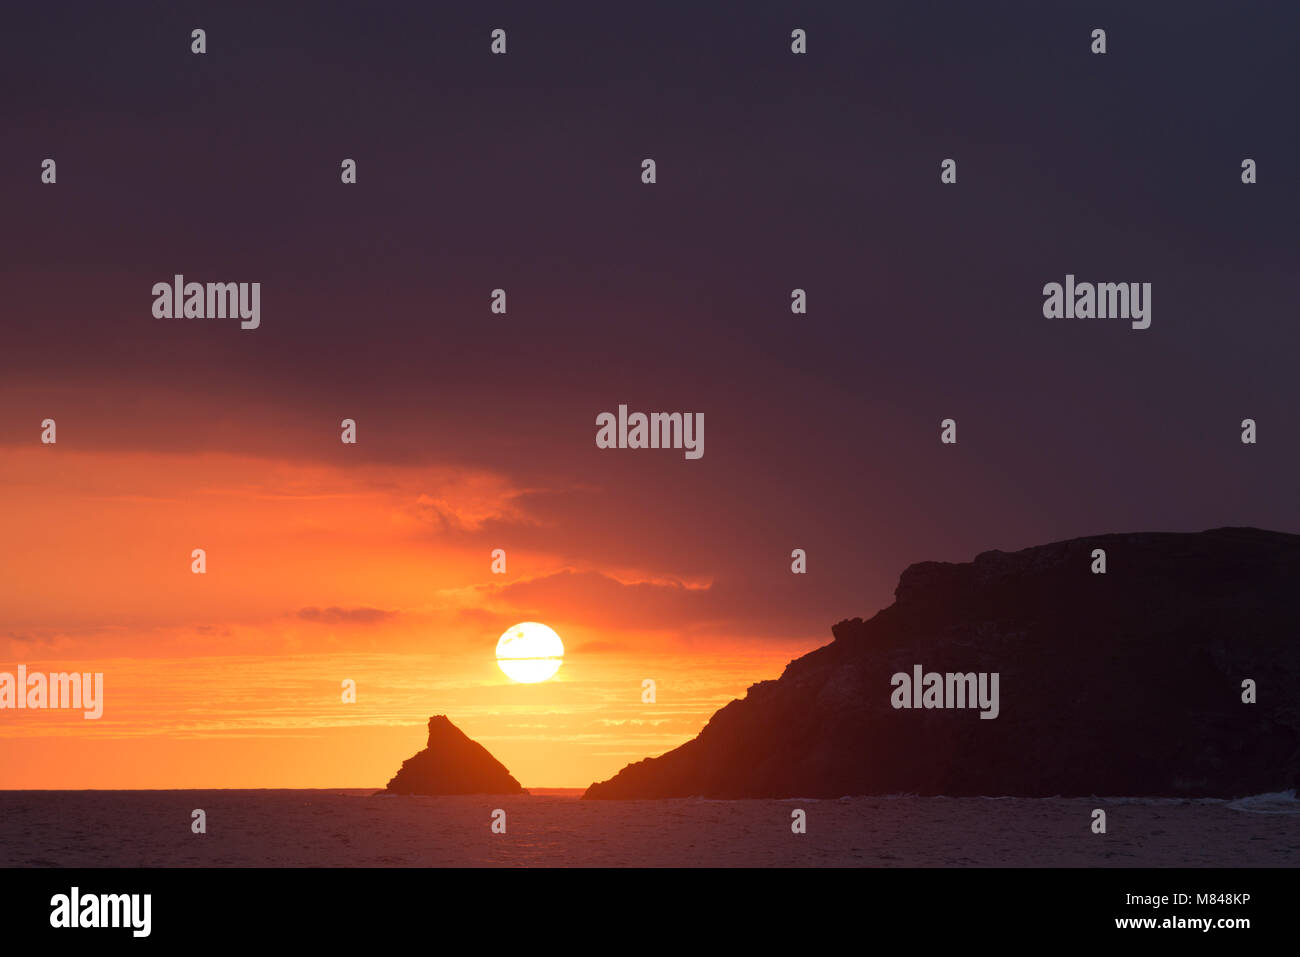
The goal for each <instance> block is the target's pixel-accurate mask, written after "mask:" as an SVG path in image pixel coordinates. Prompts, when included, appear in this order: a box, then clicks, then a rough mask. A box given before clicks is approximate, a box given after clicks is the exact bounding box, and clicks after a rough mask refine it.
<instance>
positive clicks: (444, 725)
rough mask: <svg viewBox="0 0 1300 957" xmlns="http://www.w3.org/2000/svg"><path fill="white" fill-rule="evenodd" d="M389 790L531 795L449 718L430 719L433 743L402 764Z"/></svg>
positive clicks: (430, 741) (430, 738)
mask: <svg viewBox="0 0 1300 957" xmlns="http://www.w3.org/2000/svg"><path fill="white" fill-rule="evenodd" d="M386 790H387V791H388V792H390V793H393V794H527V793H528V792H527V791H525V790H524V789H523V788H522V787H520V786H519V782H518V781H516V780H515V779H514V778H513V777H511V776H510V772H509V771H507V770H506V768H505V765H503V764H502V763H501V762H500V761H498V760H497V759H496V758H494V757H492V755H491V754H489V753H488V750H487V748H485V747H483V745H481V744H479V743H478V742H476V741H472V740H470V739H469V738H468V737H466V736H465V734H464V732H462V731H461V730H460V729H459V728H457V727H456V726H455V725H454V724H452V723H451V721H450V720H448V718H447V716H446V715H442V714H439V715H435V716H433V717H432V718H430V719H429V743H428V744H427V745H426V746H425V748H424V750H423V751H420V752H419V753H417V754H416V755H414V756H413V757H410V758H407V759H406V760H405V761H403V762H402V766H401V767H400V768H399V769H398V771H397V774H395V775H394V776H393V779H392V780H391V781H389V782H388V787H387V788H386Z"/></svg>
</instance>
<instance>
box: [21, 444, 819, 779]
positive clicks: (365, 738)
mask: <svg viewBox="0 0 1300 957" xmlns="http://www.w3.org/2000/svg"><path fill="white" fill-rule="evenodd" d="M60 439H61V441H60V443H59V444H57V445H54V446H42V445H39V444H36V443H31V444H29V445H26V446H20V447H11V448H8V449H6V450H5V452H4V459H3V461H4V464H5V468H4V471H3V473H0V493H2V494H3V495H4V496H5V500H6V503H7V507H6V508H5V509H4V510H3V512H0V540H3V541H4V542H5V543H6V547H5V548H4V550H3V552H2V553H0V581H3V582H4V583H5V584H4V589H3V592H2V593H0V621H3V630H0V670H2V671H14V670H16V667H17V665H18V664H25V665H27V666H28V669H29V671H36V670H43V671H64V670H77V671H102V672H104V675H105V678H104V681H105V693H104V697H105V706H104V707H105V710H104V716H103V717H102V718H101V719H99V720H98V721H87V720H85V719H84V718H82V716H81V713H80V712H79V711H53V710H46V711H3V712H0V739H2V741H0V748H3V750H4V753H5V760H4V761H3V762H0V788H79V787H96V788H166V787H368V786H382V785H383V784H384V783H386V782H387V780H388V778H389V777H390V776H391V775H392V773H393V772H394V771H395V770H396V768H397V767H398V765H399V764H400V763H401V761H402V760H403V759H404V758H406V757H409V756H410V755H411V754H413V753H414V752H415V751H416V750H418V749H419V748H420V747H422V746H423V743H424V725H425V722H426V720H427V718H428V716H429V715H431V714H435V713H446V714H447V715H449V716H450V717H451V719H452V720H453V721H454V722H455V723H456V724H457V725H458V726H459V727H460V728H461V729H462V730H463V731H465V732H466V733H467V734H469V735H470V736H471V737H473V738H474V739H475V740H477V741H479V742H481V743H482V744H483V745H484V746H485V747H487V748H488V749H489V750H490V751H491V752H492V753H493V754H494V755H496V756H497V757H498V758H499V759H500V760H501V761H502V762H503V763H504V764H505V765H506V766H507V767H508V768H509V769H510V771H511V772H512V773H513V774H514V775H515V777H516V778H518V779H519V780H520V781H521V782H522V783H523V784H524V785H525V786H529V785H533V786H551V787H566V786H567V787H584V786H586V785H587V784H589V783H591V782H592V781H593V780H598V779H602V778H605V777H608V776H609V775H611V774H613V773H614V772H615V771H617V770H618V769H619V768H621V767H622V766H623V765H624V764H626V763H628V762H629V761H634V760H638V759H640V758H642V757H646V756H648V755H652V754H658V753H661V752H663V751H665V750H668V749H670V748H672V747H674V746H676V745H677V744H680V743H681V742H682V741H685V740H687V739H688V738H690V737H691V736H693V735H694V734H695V733H697V732H698V731H699V729H700V728H701V727H702V726H703V725H704V723H705V722H706V721H707V719H708V717H709V715H710V714H712V713H713V711H715V710H716V709H717V708H718V707H720V706H721V705H722V704H725V703H726V701H728V700H730V699H731V698H733V697H737V696H740V695H743V694H744V691H745V689H746V688H747V687H748V685H749V684H751V683H753V682H754V681H758V680H762V679H765V678H773V677H776V676H777V675H779V674H780V671H781V669H782V668H783V667H784V665H785V663H786V662H787V661H789V660H790V659H791V658H792V657H795V656H797V655H799V654H801V653H803V652H804V651H807V650H810V649H811V648H813V647H816V646H817V645H819V644H823V643H825V641H826V640H828V637H829V635H827V636H826V637H825V638H823V637H821V636H819V635H808V636H806V637H793V638H788V639H779V638H777V639H769V640H767V641H764V642H761V643H758V644H757V645H755V643H754V642H752V641H750V642H747V641H745V640H744V638H745V636H744V635H743V634H741V633H739V631H738V628H737V624H736V622H734V621H732V620H730V619H729V618H728V615H727V610H726V608H725V607H724V606H723V604H720V603H719V600H718V595H717V594H716V591H715V589H714V587H713V585H714V583H713V581H712V580H711V579H709V578H704V577H695V578H690V579H683V578H682V577H679V576H674V575H672V574H670V573H667V572H665V571H664V570H662V569H656V568H653V567H638V563H637V561H636V557H635V555H629V556H628V557H627V560H626V561H625V563H624V564H623V565H622V566H621V567H610V566H609V565H608V564H602V567H600V568H596V567H593V566H591V565H588V564H584V563H583V562H581V561H579V560H575V558H574V556H573V555H572V554H568V553H566V552H567V551H569V550H570V549H571V547H572V544H573V543H572V541H570V539H569V537H568V536H567V535H566V534H565V532H564V530H563V529H550V530H547V529H541V531H543V532H548V531H549V535H548V534H541V535H537V534H534V535H532V536H528V535H524V534H520V533H519V530H521V529H529V528H531V529H532V531H533V532H534V533H536V532H537V531H538V530H539V529H538V527H537V526H539V524H544V523H545V520H544V519H541V518H538V517H536V516H535V515H533V514H531V513H530V511H529V508H528V504H527V503H528V501H529V496H530V495H531V494H535V493H536V491H537V490H536V489H528V488H522V487H519V486H517V485H514V484H512V483H511V482H510V481H509V480H508V479H506V478H504V477H502V476H501V475H496V474H493V473H491V472H488V471H478V470H473V469H468V468H458V467H452V466H440V467H428V466H414V465H411V466H406V465H382V464H374V465H352V466H349V467H346V468H344V467H341V466H334V465H330V464H323V463H318V462H315V463H314V462H304V461H297V462H293V461H288V460H283V461H278V460H274V459H269V458H258V457H254V456H246V455H245V456H236V455H214V454H205V453H192V452H190V453H186V452H181V453H160V452H148V453H145V452H141V453H132V452H122V451H110V450H104V451H93V452H91V451H79V450H77V449H76V448H75V447H73V446H72V443H70V442H67V441H65V440H63V437H62V436H60ZM512 529H513V530H514V531H511V530H512ZM548 537H550V538H553V539H554V540H555V541H556V542H557V543H559V544H560V546H561V547H559V548H557V549H556V551H555V552H547V551H545V550H541V549H539V548H537V547H536V546H530V545H528V544H524V545H519V546H516V544H515V540H516V539H518V540H524V541H545V540H546V539H547V538H548ZM498 547H501V548H505V549H506V551H507V573H506V574H504V575H494V574H492V572H491V551H492V549H493V548H498ZM194 548H204V549H206V551H207V562H208V571H207V574H206V575H194V574H192V573H191V571H190V562H191V558H190V554H191V551H192V549H194ZM520 620H538V621H544V622H546V623H548V624H550V625H551V626H552V627H554V628H555V629H556V630H557V631H558V632H559V633H560V634H561V636H562V637H563V639H564V641H565V647H566V652H567V654H566V659H565V663H564V666H563V667H562V668H561V670H560V672H559V674H558V675H557V676H556V677H555V678H554V679H552V680H550V681H548V682H545V683H543V684H540V685H535V686H530V685H520V684H516V683H514V682H511V681H509V680H508V679H507V678H506V677H505V676H504V675H503V674H502V673H501V672H500V671H499V669H497V667H496V664H495V660H494V648H495V644H496V641H497V638H498V637H499V635H500V633H501V632H502V631H504V630H505V629H506V628H507V627H508V626H510V625H511V624H514V623H515V622H517V621H520ZM822 627H823V628H826V629H827V631H828V629H829V622H826V623H824V624H823V625H822ZM346 678H351V679H353V680H355V681H356V682H357V689H358V690H357V701H356V703H355V704H344V703H343V702H342V700H341V682H342V681H343V679H346ZM645 678H653V679H654V680H655V681H656V683H657V701H656V703H655V704H642V702H641V682H642V681H643V679H645Z"/></svg>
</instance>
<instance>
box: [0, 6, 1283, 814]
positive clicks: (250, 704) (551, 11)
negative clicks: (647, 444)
mask: <svg viewBox="0 0 1300 957" xmlns="http://www.w3.org/2000/svg"><path fill="white" fill-rule="evenodd" d="M1049 6H1050V9H1048V8H1047V7H1049ZM1130 6H1131V5H1127V4H1117V5H1105V4H1086V5H1085V4H1051V5H1042V4H1034V3H1028V2H1026V3H994V4H982V5H978V6H977V5H957V4H950V3H944V4H917V3H904V2H898V3H884V4H873V5H845V4H805V3H799V4H794V3H752V4H745V5H743V6H741V5H727V6H726V8H725V9H724V8H722V5H713V6H711V7H708V8H704V7H701V5H698V4H694V3H662V4H653V5H648V6H646V7H644V8H638V7H632V6H629V5H624V4H619V5H610V4H603V3H556V4H546V5H539V4H525V3H496V4H493V5H492V6H491V8H490V9H484V8H482V7H481V5H473V4H463V5H458V6H456V7H455V8H448V6H447V5H431V4H385V5H381V6H380V7H379V8H378V9H375V8H374V6H373V5H367V4H361V3H350V4H275V5H273V6H272V5H263V4H225V3H223V4H220V5H216V4H202V3H167V4H163V3H157V4H143V3H142V4H132V5H130V6H129V7H128V8H124V9H109V8H106V7H103V6H101V5H97V4H89V3H71V4H63V5H59V6H58V7H57V8H53V9H45V8H32V7H33V5H27V6H24V7H23V8H20V9H15V10H13V11H6V14H5V18H6V29H5V30H4V31H2V32H0V52H2V53H3V55H2V56H0V97H2V98H3V99H0V103H2V104H3V110H4V116H5V124H4V129H5V132H4V136H3V144H2V148H0V208H2V209H3V210H4V213H3V216H2V217H0V295H3V297H4V308H3V310H0V546H2V547H0V671H4V670H13V669H15V668H16V667H17V665H18V664H26V665H27V666H28V668H29V669H30V670H58V671H62V670H78V671H91V670H102V671H104V673H105V684H106V702H105V714H104V717H103V718H101V719H100V720H98V721H85V720H83V719H82V718H81V717H80V714H79V713H78V714H69V713H67V712H55V711H48V712H21V713H19V712H13V711H5V712H0V753H3V755H4V760H3V761H0V788H65V787H74V788H75V787H106V788H107V787H112V788H130V787H368V786H382V785H383V784H384V783H385V782H386V781H387V779H388V777H390V776H391V775H392V773H393V772H394V771H395V770H396V768H397V766H398V765H399V764H400V762H401V760H402V759H403V758H405V757H408V756H410V754H412V753H414V752H415V751H416V750H418V749H419V748H420V747H422V746H423V739H424V725H425V722H426V721H427V718H428V716H429V715H431V714H442V713H445V714H447V715H448V716H449V717H450V718H451V719H452V721H453V722H455V723H456V724H457V726H458V727H460V728H461V729H462V730H464V731H465V732H466V733H467V734H469V735H470V736H471V737H473V738H475V739H476V740H478V741H480V742H481V743H483V744H484V745H485V746H486V747H487V748H488V749H489V750H490V751H492V752H493V754H494V755H496V756H497V757H498V758H499V759H500V760H501V761H502V762H503V763H504V764H505V765H506V766H507V767H508V768H509V769H510V770H511V771H512V773H514V774H515V776H516V777H517V778H518V779H519V780H520V781H521V782H522V783H523V784H524V785H525V786H530V785H531V786H537V787H546V786H550V787H583V786H585V785H587V784H589V783H591V781H593V780H598V779H603V778H606V777H609V776H610V775H612V774H613V773H614V772H615V771H617V770H618V769H619V768H621V767H622V766H623V765H624V764H626V763H628V762H629V761H633V760H637V759H639V758H641V757H645V756H649V755H652V754H658V753H661V752H662V751H665V750H668V749H669V748H671V747H674V746H676V745H677V744H680V743H681V742H683V741H685V740H687V739H689V738H690V737H692V736H693V735H694V734H695V733H697V732H698V731H699V730H700V728H701V727H703V725H704V723H705V722H706V721H707V719H708V717H709V715H710V714H711V713H712V712H713V711H714V710H716V708H718V707H719V706H721V705H722V704H724V703H725V702H726V701H728V700H730V699H731V698H733V697H736V696H739V695H743V693H744V691H745V689H746V688H747V687H748V686H749V685H750V684H751V683H753V682H755V681H759V680H765V679H769V678H775V677H777V676H778V675H779V674H780V672H781V670H782V668H783V667H784V665H785V663H786V662H788V661H789V660H791V659H792V658H794V657H796V656H798V655H799V654H802V653H804V652H806V651H809V650H811V649H813V648H815V647H817V646H819V645H821V644H824V643H825V642H827V641H829V640H830V628H831V625H833V624H834V623H835V622H836V621H839V620H840V619H843V618H848V617H855V616H863V617H868V616H870V615H871V614H873V613H874V612H875V611H877V610H879V609H880V608H882V607H884V606H886V605H888V604H889V603H890V602H891V601H892V595H893V589H894V586H895V584H896V583H897V580H898V575H899V573H900V572H901V571H902V569H903V568H905V567H906V566H907V565H908V564H911V563H913V562H917V561H922V560H942V561H966V560H970V559H971V558H972V557H973V556H974V555H975V554H977V553H979V552H982V551H986V550H988V549H993V548H1001V549H1015V548H1023V547H1028V546H1030V545H1034V544H1039V543H1043V542H1049V541H1055V540H1060V539H1063V538H1070V537H1075V536H1081V535H1090V534H1100V533H1109V532H1122V531H1194V530H1201V529H1205V528H1213V527H1218V526H1223V525H1254V526H1259V527H1264V528H1271V529H1277V530H1282V531H1291V532H1297V531H1300V503H1298V502H1297V499H1296V496H1295V494H1294V489H1295V480H1294V479H1295V474H1296V466H1297V464H1298V462H1297V459H1298V456H1297V452H1296V449H1297V445H1296V441H1295V440H1296V437H1297V435H1300V416H1298V415H1297V411H1296V410H1297V403H1296V402H1295V394H1294V393H1295V385H1294V383H1295V376H1294V368H1293V367H1294V357H1295V355H1296V351H1297V347H1298V346H1300V331H1298V330H1297V325H1296V323H1295V322H1294V321H1293V316H1292V313H1293V311H1294V308H1295V306H1294V302H1295V288H1294V275H1295V268H1294V266H1295V262H1296V255H1297V253H1298V252H1300V249H1298V248H1297V246H1298V245H1300V239H1298V238H1297V233H1296V230H1295V226H1294V224H1295V222H1296V220H1297V209H1298V207H1300V185H1297V184H1300V178H1298V177H1296V176H1295V175H1294V171H1295V170H1296V168H1297V165H1300V134H1298V133H1297V128H1296V125H1295V124H1294V123H1293V122H1290V121H1289V120H1288V119H1287V117H1288V116H1289V110H1290V96H1291V91H1293V90H1294V89H1295V88H1296V80H1297V76H1296V73H1297V67H1296V64H1295V58H1294V56H1293V50H1292V46H1293V44H1292V38H1293V37H1294V35H1295V32H1296V28H1297V27H1300V12H1297V10H1296V9H1295V8H1294V7H1293V6H1291V7H1289V6H1287V5H1285V4H1252V5H1250V6H1249V7H1243V8H1229V7H1227V6H1225V5H1221V4H1176V5H1175V4H1164V3H1160V4H1144V5H1141V9H1128V7H1130ZM268 7H270V8H268ZM196 27H201V28H203V29H205V30H206V34H207V52H206V53H205V54H203V55H194V54H192V53H191V52H190V43H191V39H190V32H191V30H192V29H194V28H196ZM497 27H500V28H503V29H505V30H506V31H507V44H508V45H507V51H508V52H507V54H506V55H504V56H493V55H491V53H490V52H489V44H490V36H489V35H490V31H491V30H492V29H494V28H497ZM795 27H799V28H802V29H805V30H806V31H807V34H808V53H807V55H803V56H796V55H793V54H792V53H791V51H790V31H791V30H792V29H793V28H795ZM1097 27H1102V28H1104V29H1106V31H1107V38H1108V52H1107V53H1106V54H1105V55H1101V56H1098V55H1094V54H1092V53H1091V52H1090V49H1089V48H1090V43H1091V40H1090V35H1091V32H1092V30H1093V29H1094V28H1097ZM47 157H50V158H54V159H55V160H56V162H57V182H56V183H55V184H54V185H49V184H43V183H42V182H41V180H40V170H41V165H40V164H41V161H42V160H43V159H45V158H47ZM647 157H649V158H653V159H655V161H656V164H657V181H656V182H655V183H654V184H652V185H647V184H644V183H642V181H641V163H642V160H643V159H644V158H647ZM1246 157H1250V158H1253V159H1255V160H1256V162H1257V164H1258V182H1257V183H1255V184H1253V185H1244V184H1243V183H1242V182H1241V176H1240V171H1241V162H1242V159H1243V158H1246ZM345 158H352V159H355V161H356V164H357V182H356V183H355V184H349V185H345V184H343V183H341V181H340V164H341V163H342V161H343V160H344V159H345ZM945 158H954V159H955V160H956V161H957V170H958V179H957V183H956V184H951V185H947V184H942V183H941V182H940V178H939V173H940V163H941V162H942V160H944V159H945ZM177 273H181V274H183V275H185V277H186V278H187V279H188V280H194V281H199V282H207V281H220V282H252V281H256V282H260V283H261V297H262V298H261V325H260V327H259V328H257V329H255V330H241V329H240V328H239V323H238V322H237V321H234V320H222V319H213V320H199V319H171V320H168V319H158V318H155V317H154V315H153V314H152V310H151V307H152V302H153V296H152V294H151V289H152V287H153V285H154V283H156V282H159V281H164V282H169V281H171V278H172V276H173V275H174V274H177ZM1067 274H1074V275H1076V276H1077V277H1078V278H1079V280H1080V281H1084V280H1089V281H1098V282H1102V281H1124V282H1150V283H1151V284H1152V323H1151V327H1150V328H1149V329H1146V330H1140V331H1139V330H1134V329H1131V328H1130V327H1129V325H1128V323H1126V322H1122V321H1116V320H1096V321H1088V320H1049V319H1046V318H1044V316H1043V313H1042V303H1043V294H1042V288H1043V286H1044V284H1045V283H1049V282H1063V281H1064V278H1065V276H1066V275H1067ZM496 288H503V289H505V290H506V292H507V297H508V309H507V313H506V314H505V315H494V314H492V313H491V312H490V309H489V305H490V295H491V291H492V290H493V289H496ZM795 288H802V289H805V290H806V291H807V299H808V312H807V315H793V314H792V313H791V311H790V302H791V290H792V289H795ZM620 404H626V405H628V407H629V408H630V409H631V410H633V411H637V410H639V411H644V412H651V411H680V412H687V411H690V412H702V413H703V414H704V417H705V421H706V429H705V452H704V455H703V456H702V457H701V458H699V459H696V460H688V459H686V458H685V457H684V456H683V454H682V453H681V452H680V451H675V450H631V449H622V450H611V449H600V448H598V447H597V446H596V444H595V441H594V439H595V434H596V426H595V421H596V416H597V415H599V414H600V413H602V412H608V411H616V410H617V408H618V406H619V405H620ZM949 417H951V418H953V419H955V420H956V422H957V435H958V441H957V443H956V444H955V445H945V444H942V443H941V442H940V441H939V438H940V422H941V420H943V419H945V418H949ZM1246 417H1251V418H1253V419H1255V420H1256V422H1257V424H1258V433H1259V441H1258V443H1257V444H1254V445H1244V444H1243V443H1242V442H1241V441H1240V432H1241V429H1240V423H1241V420H1242V419H1243V418H1246ZM46 418H53V419H54V420H55V421H56V422H57V443H56V444H54V445H47V444H42V443H41V441H40V436H41V431H42V429H41V422H42V420H44V419H46ZM344 418H352V419H354V420H355V421H356V423H357V435H358V441H357V443H356V444H355V445H345V444H343V443H342V442H340V422H341V420H343V419H344ZM194 548H203V549H205V550H206V553H207V562H208V570H207V573H206V574H205V575H194V574H192V573H191V570H190V563H191V551H192V549H194ZM498 548H500V549H504V550H505V551H506V555H507V571H506V573H505V574H494V573H493V572H492V558H491V554H492V551H493V550H494V549H498ZM795 548H802V549H804V550H805V551H806V553H807V574H804V575H795V574H792V573H791V567H790V566H791V551H792V550H793V549H795ZM524 620H536V621H542V622H545V623H547V624H549V625H550V626H552V627H553V628H555V629H556V630H557V631H558V632H559V634H560V635H561V636H562V638H563V639H564V641H565V646H566V651H567V654H566V658H565V663H564V665H563V667H562V668H561V669H560V672H559V674H558V675H557V676H556V678H554V679H552V680H551V681H548V682H546V683H544V684H541V685H537V686H524V685H518V684H514V683H512V682H510V681H509V680H508V679H507V678H506V677H505V676H504V675H503V674H501V672H500V671H499V670H497V668H496V665H495V662H494V659H493V649H494V647H495V644H496V641H497V638H498V636H499V635H500V634H501V633H502V632H503V631H505V630H506V629H507V628H508V627H509V626H510V625H512V624H514V623H516V622H518V621H524ZM646 678H650V679H653V680H655V682H656V687H657V697H656V701H655V703H654V704H647V703H643V702H642V700H641V692H642V681H643V680H644V679H646ZM344 679H352V680H355V681H356V682H357V700H356V702H355V703H354V704H344V703H343V702H342V701H341V700H340V693H339V687H340V683H341V682H342V681H343V680H344Z"/></svg>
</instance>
